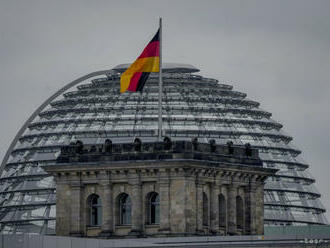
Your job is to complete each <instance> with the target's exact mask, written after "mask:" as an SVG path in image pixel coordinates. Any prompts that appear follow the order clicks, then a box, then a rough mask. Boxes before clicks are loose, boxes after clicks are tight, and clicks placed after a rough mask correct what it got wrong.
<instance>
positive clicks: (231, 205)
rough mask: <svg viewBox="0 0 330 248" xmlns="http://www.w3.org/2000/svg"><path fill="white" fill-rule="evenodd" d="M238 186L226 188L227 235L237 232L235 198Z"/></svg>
mask: <svg viewBox="0 0 330 248" xmlns="http://www.w3.org/2000/svg"><path fill="white" fill-rule="evenodd" d="M237 188H238V186H237V185H236V184H235V183H233V184H232V185H229V187H228V202H227V203H228V205H227V214H228V234H230V235H234V234H236V231H237V225H236V224H237V223H236V196H237Z"/></svg>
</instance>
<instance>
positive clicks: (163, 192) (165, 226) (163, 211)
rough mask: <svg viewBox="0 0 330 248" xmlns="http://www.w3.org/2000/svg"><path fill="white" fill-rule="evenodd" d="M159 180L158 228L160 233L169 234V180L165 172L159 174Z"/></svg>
mask: <svg viewBox="0 0 330 248" xmlns="http://www.w3.org/2000/svg"><path fill="white" fill-rule="evenodd" d="M161 174H162V175H161V178H160V179H159V198H160V202H159V203H160V228H159V231H160V232H161V233H164V234H167V233H170V232H171V228H170V226H171V225H170V208H171V206H170V202H171V199H170V179H169V177H168V175H166V172H161Z"/></svg>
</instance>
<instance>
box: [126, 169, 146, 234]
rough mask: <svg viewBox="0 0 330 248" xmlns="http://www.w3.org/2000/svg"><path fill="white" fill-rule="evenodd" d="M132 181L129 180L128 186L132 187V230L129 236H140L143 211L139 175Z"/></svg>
mask: <svg viewBox="0 0 330 248" xmlns="http://www.w3.org/2000/svg"><path fill="white" fill-rule="evenodd" d="M135 176H137V177H136V178H134V179H130V180H129V181H130V184H131V187H132V195H131V199H132V229H131V232H130V235H133V236H140V235H142V234H143V217H142V216H143V215H142V211H143V210H144V207H143V203H142V183H141V180H140V175H139V174H135Z"/></svg>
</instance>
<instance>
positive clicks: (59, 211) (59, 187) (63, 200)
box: [56, 178, 71, 236]
mask: <svg viewBox="0 0 330 248" xmlns="http://www.w3.org/2000/svg"><path fill="white" fill-rule="evenodd" d="M67 192H70V186H69V185H68V184H67V183H64V182H62V181H61V180H60V179H58V178H56V235H58V236H68V235H69V234H70V221H71V220H70V218H69V216H68V210H69V211H71V209H70V208H71V205H70V204H69V199H70V196H69V195H67Z"/></svg>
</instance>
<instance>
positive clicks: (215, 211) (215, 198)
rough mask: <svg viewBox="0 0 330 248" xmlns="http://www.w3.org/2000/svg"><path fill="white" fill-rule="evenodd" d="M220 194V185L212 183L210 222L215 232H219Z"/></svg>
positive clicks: (212, 230)
mask: <svg viewBox="0 0 330 248" xmlns="http://www.w3.org/2000/svg"><path fill="white" fill-rule="evenodd" d="M219 194H220V189H219V187H218V186H217V185H216V184H215V183H212V184H211V185H210V207H211V212H210V224H211V232H212V233H214V234H216V233H218V232H219Z"/></svg>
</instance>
